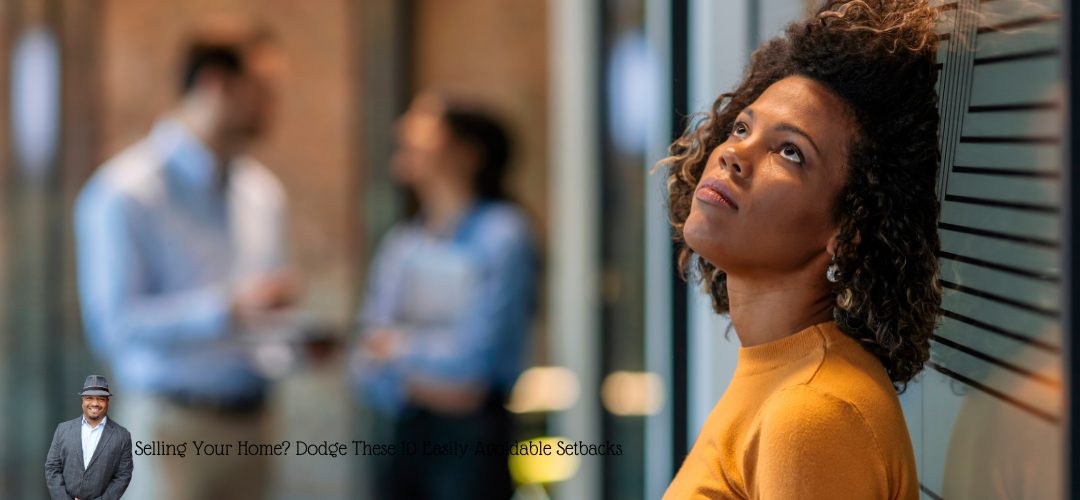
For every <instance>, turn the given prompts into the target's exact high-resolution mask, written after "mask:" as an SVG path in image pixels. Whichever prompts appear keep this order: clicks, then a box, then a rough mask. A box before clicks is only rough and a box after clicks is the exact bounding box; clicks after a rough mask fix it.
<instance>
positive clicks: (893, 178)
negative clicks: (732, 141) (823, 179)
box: [660, 0, 941, 392]
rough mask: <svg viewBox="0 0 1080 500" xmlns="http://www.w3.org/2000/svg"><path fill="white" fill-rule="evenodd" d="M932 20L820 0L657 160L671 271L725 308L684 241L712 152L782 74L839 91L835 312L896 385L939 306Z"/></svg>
mask: <svg viewBox="0 0 1080 500" xmlns="http://www.w3.org/2000/svg"><path fill="white" fill-rule="evenodd" d="M936 19H937V11H936V10H935V9H933V8H932V7H930V6H929V5H928V4H927V2H926V1H925V0H847V1H841V0H832V1H827V2H826V3H825V5H823V6H822V7H821V8H820V9H819V10H818V12H817V14H816V15H814V16H812V17H810V18H808V19H806V20H803V21H799V22H795V23H792V24H791V25H789V26H788V27H787V29H786V31H785V34H784V35H783V36H781V37H778V38H775V39H773V40H770V41H768V42H766V43H765V44H764V45H763V46H761V47H760V48H758V49H757V50H756V51H755V52H754V53H753V55H752V56H751V59H750V66H749V68H748V69H747V72H746V74H745V75H744V77H743V80H742V82H741V83H740V84H739V85H738V87H737V88H736V89H735V90H734V91H733V92H729V93H725V94H721V95H720V96H719V97H718V98H717V99H716V101H715V102H714V103H713V105H712V108H711V110H710V111H709V112H707V113H705V114H704V115H703V118H701V119H699V120H698V122H697V124H696V125H692V126H691V127H690V128H688V130H687V131H686V132H685V133H684V134H683V136H682V137H680V138H679V139H678V140H676V141H675V142H674V143H673V144H672V145H671V147H670V149H669V152H670V156H669V157H668V158H666V159H664V160H663V161H662V162H661V163H660V164H661V165H667V166H668V209H669V212H670V214H669V216H670V222H671V224H672V226H673V227H674V240H675V242H676V246H677V248H678V265H679V269H680V270H681V271H682V273H683V275H684V277H689V276H690V275H692V274H695V273H693V272H692V271H693V269H692V268H693V267H695V266H696V268H697V269H696V270H697V273H696V276H697V278H699V279H700V280H701V281H702V283H703V285H704V289H705V291H707V292H708V293H709V295H711V297H712V301H713V308H714V309H715V310H716V311H717V312H718V313H727V312H728V307H729V304H728V294H727V275H726V274H725V273H724V271H722V270H720V269H718V268H717V267H716V266H714V265H712V264H710V263H709V262H707V261H706V260H705V259H702V258H700V257H695V256H694V252H693V250H692V249H691V248H690V247H689V246H687V244H686V241H685V239H684V238H683V225H684V223H685V222H686V218H687V216H688V215H689V213H690V203H691V200H692V198H693V193H694V190H695V188H696V186H697V183H698V180H699V179H700V178H701V174H702V171H703V170H704V168H705V164H706V162H707V161H708V157H709V153H710V152H711V151H712V150H713V149H714V148H715V147H717V146H718V145H719V144H721V143H723V142H724V141H725V139H726V137H727V136H728V134H729V133H730V131H731V127H732V125H733V122H734V120H735V117H736V116H737V115H738V114H739V112H740V111H741V110H742V109H743V108H745V107H747V106H748V105H750V104H751V103H752V102H754V101H755V100H756V99H757V98H758V96H760V95H761V94H762V92H764V91H765V89H766V88H768V87H769V86H770V85H772V84H773V83H775V82H777V81H779V80H781V79H783V78H786V77H789V76H795V75H799V76H804V77H807V78H811V79H813V80H815V81H817V82H819V83H821V84H823V85H824V86H825V87H827V88H828V89H830V90H831V91H832V92H834V93H835V94H836V95H837V96H838V97H840V99H841V101H842V102H844V103H845V105H846V107H847V109H846V110H845V112H846V113H847V114H848V115H849V116H851V117H852V118H853V122H854V123H855V128H856V130H855V134H854V139H853V140H852V144H850V145H849V148H848V157H847V165H846V181H845V184H844V186H843V187H842V188H841V190H840V192H839V194H838V196H837V198H836V199H835V200H834V202H833V222H834V223H835V224H836V225H837V227H838V228H839V236H838V238H837V247H836V256H835V258H836V265H837V266H838V269H839V281H838V282H836V283H834V284H833V290H832V291H833V293H834V294H835V296H836V303H835V305H834V307H833V316H834V318H835V319H836V322H837V325H838V326H839V328H840V330H841V331H843V332H844V333H845V334H847V335H849V336H851V337H853V338H855V339H856V340H858V341H859V342H860V343H861V344H862V346H863V347H864V348H865V349H866V350H868V351H869V352H870V353H872V354H874V355H875V356H876V357H877V358H878V359H880V360H881V363H882V364H883V365H884V366H885V369H886V371H887V372H888V374H889V378H890V379H891V380H892V381H893V385H894V387H895V389H896V390H897V391H898V392H903V391H904V389H905V388H906V386H907V382H908V381H909V380H911V378H912V377H914V376H915V374H917V373H918V372H919V371H920V370H922V368H923V365H924V364H925V363H926V361H927V359H928V358H929V355H930V336H931V334H932V332H933V331H934V328H935V327H936V324H937V321H938V317H939V313H940V306H941V286H940V284H939V283H938V261H937V256H936V254H937V251H938V248H939V243H938V233H937V221H938V211H939V203H938V198H937V193H936V190H935V185H936V181H937V177H938V162H939V157H940V152H939V148H938V138H937V130H938V111H937V93H936V91H935V83H936V80H937V71H936V70H935V67H934V65H935V57H936V51H937V44H938V38H937V34H936V33H935V30H934V28H935V23H936ZM695 262H696V264H695ZM823 271H824V270H823Z"/></svg>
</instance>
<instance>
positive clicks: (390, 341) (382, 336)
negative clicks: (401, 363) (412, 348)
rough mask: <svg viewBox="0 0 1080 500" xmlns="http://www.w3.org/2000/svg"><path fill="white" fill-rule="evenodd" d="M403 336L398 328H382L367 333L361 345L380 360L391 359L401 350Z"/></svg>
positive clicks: (370, 354) (369, 354)
mask: <svg viewBox="0 0 1080 500" xmlns="http://www.w3.org/2000/svg"><path fill="white" fill-rule="evenodd" d="M403 340H404V339H403V337H402V335H401V330H398V329H397V328H380V329H378V330H375V331H373V332H371V333H370V334H368V335H367V337H365V338H364V340H363V342H361V344H360V347H361V348H362V349H364V351H366V352H367V355H368V356H369V357H371V358H373V359H376V360H378V361H389V360H391V359H394V358H395V357H397V356H398V353H400V352H401V347H402V342H403Z"/></svg>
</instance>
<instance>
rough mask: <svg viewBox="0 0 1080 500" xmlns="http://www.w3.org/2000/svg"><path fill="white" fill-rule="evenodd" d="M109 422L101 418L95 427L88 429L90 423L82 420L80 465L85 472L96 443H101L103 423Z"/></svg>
mask: <svg viewBox="0 0 1080 500" xmlns="http://www.w3.org/2000/svg"><path fill="white" fill-rule="evenodd" d="M108 420H109V417H101V422H99V423H98V425H97V427H90V422H87V421H86V417H83V419H82V455H83V459H82V463H83V470H86V468H87V467H89V466H90V459H91V458H92V457H93V456H94V450H95V449H97V445H98V441H101V434H102V432H104V429H105V422H107V421H108Z"/></svg>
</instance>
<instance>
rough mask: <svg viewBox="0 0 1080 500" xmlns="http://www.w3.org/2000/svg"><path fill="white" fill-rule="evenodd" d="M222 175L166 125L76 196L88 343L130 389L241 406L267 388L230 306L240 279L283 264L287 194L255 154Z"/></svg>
mask: <svg viewBox="0 0 1080 500" xmlns="http://www.w3.org/2000/svg"><path fill="white" fill-rule="evenodd" d="M224 171H226V172H228V173H227V175H221V172H223V170H222V169H219V168H217V166H216V163H215V159H214V157H213V155H212V154H211V153H210V152H209V151H208V150H207V149H206V147H205V146H203V144H202V143H201V142H200V141H199V140H198V139H197V138H196V137H195V136H194V135H192V134H191V133H190V131H189V130H188V129H187V128H186V127H185V126H184V125H183V124H182V123H180V122H179V121H176V120H172V119H164V120H161V121H159V122H158V123H157V124H156V125H155V127H154V129H153V130H152V131H151V133H150V135H149V136H148V137H147V138H146V139H144V140H142V141H140V142H138V143H136V144H135V145H133V146H131V147H129V148H128V149H126V150H125V151H123V152H121V153H120V154H119V155H117V156H116V157H114V158H113V159H111V160H109V161H108V162H107V163H106V164H105V165H103V166H102V167H101V168H100V169H99V170H98V171H97V172H96V173H95V174H94V175H93V177H92V178H91V179H90V180H89V182H88V183H87V184H86V186H85V187H84V188H83V190H82V192H81V193H80V195H79V197H78V199H77V201H76V205H75V233H76V249H77V263H78V289H79V298H80V302H81V305H82V313H83V322H84V326H85V330H86V335H87V339H88V341H89V343H90V346H91V348H92V349H93V350H94V351H95V352H96V353H97V354H99V355H100V356H101V357H103V358H104V359H106V360H108V361H109V362H111V364H112V366H113V370H114V372H115V375H116V377H117V379H118V381H119V382H120V384H121V386H123V387H124V388H125V390H127V391H143V392H146V393H156V394H177V393H179V394H182V395H184V396H188V397H205V398H215V399H218V400H230V399H240V400H242V399H248V398H250V397H252V396H253V395H260V394H262V391H264V390H265V386H266V381H265V379H264V377H263V376H262V375H260V374H259V373H258V372H257V370H255V368H254V363H253V361H252V359H251V353H250V351H249V350H248V349H246V348H244V347H243V346H242V345H241V344H240V343H238V342H237V341H236V337H237V335H236V332H235V328H234V326H233V325H232V324H231V318H230V305H231V296H232V289H233V288H234V287H235V286H236V284H237V283H239V282H241V281H242V280H244V279H246V278H250V277H251V276H253V275H256V274H261V273H265V272H270V271H273V270H276V269H279V268H280V267H282V266H283V265H284V261H285V255H284V248H285V242H284V234H285V228H284V226H285V223H284V213H285V195H284V191H283V189H282V188H281V185H280V183H279V182H278V181H277V179H276V178H275V177H274V176H273V175H272V174H271V173H270V172H269V171H268V170H266V169H265V168H264V167H263V166H261V165H260V164H258V163H257V162H256V161H254V160H253V159H251V158H247V157H240V158H237V159H235V160H233V161H232V163H231V164H230V165H229V166H228V168H227V170H224Z"/></svg>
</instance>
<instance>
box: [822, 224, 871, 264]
mask: <svg viewBox="0 0 1080 500" xmlns="http://www.w3.org/2000/svg"><path fill="white" fill-rule="evenodd" d="M839 238H840V229H837V230H836V232H834V233H833V234H832V236H830V237H829V241H828V243H826V244H825V251H826V252H829V256H830V257H836V240H837V239H839ZM860 241H862V235H860V234H859V232H858V231H855V237H854V238H851V246H856V247H857V246H859V242H860ZM849 250H850V249H849Z"/></svg>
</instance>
